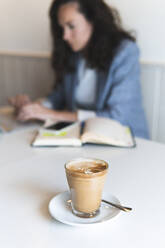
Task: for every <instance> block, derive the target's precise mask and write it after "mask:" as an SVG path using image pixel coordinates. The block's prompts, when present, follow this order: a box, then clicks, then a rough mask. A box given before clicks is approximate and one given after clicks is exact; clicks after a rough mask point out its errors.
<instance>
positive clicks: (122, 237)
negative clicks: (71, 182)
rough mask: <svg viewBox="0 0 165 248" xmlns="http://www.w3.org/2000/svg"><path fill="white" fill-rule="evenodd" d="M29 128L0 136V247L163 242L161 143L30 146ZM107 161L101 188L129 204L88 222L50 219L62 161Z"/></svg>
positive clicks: (60, 187) (164, 162)
mask: <svg viewBox="0 0 165 248" xmlns="http://www.w3.org/2000/svg"><path fill="white" fill-rule="evenodd" d="M32 137H33V131H32V130H28V129H27V130H26V132H24V131H17V132H13V133H11V134H6V135H4V136H3V138H1V139H0V247H2V248H54V247H57V248H61V247H62V248H63V247H76V248H77V247H80V248H81V247H87V248H88V247H90V248H91V247H95V248H97V247H115V248H121V247H123V248H139V247H141V248H142V247H145V248H148V247H149V248H164V247H165V236H164V234H165V145H162V144H158V143H154V142H150V141H145V140H141V139H138V140H137V143H138V146H137V148H135V149H119V148H111V147H97V146H90V147H89V146H84V147H82V148H44V149H43V148H32V147H30V146H29V143H30V141H31V139H32ZM82 156H85V157H97V158H101V159H105V160H106V161H108V162H109V163H110V169H109V174H108V177H107V181H106V184H105V191H109V192H110V193H112V194H113V195H115V196H117V197H118V198H119V200H120V201H121V203H123V204H124V205H128V206H131V207H132V208H133V211H132V212H130V213H125V212H121V213H120V214H119V215H118V216H117V217H116V218H114V219H112V220H111V221H109V222H107V223H105V224H101V225H96V226H94V225H93V226H92V227H89V228H88V227H87V228H78V227H72V226H68V225H65V224H62V223H60V222H58V221H56V220H54V219H52V218H51V217H50V215H49V212H48V203H49V201H50V199H51V198H52V197H53V196H54V195H56V194H57V193H59V192H62V191H65V190H67V189H68V186H67V182H66V178H65V171H64V163H65V162H66V161H67V160H70V159H72V158H75V157H82Z"/></svg>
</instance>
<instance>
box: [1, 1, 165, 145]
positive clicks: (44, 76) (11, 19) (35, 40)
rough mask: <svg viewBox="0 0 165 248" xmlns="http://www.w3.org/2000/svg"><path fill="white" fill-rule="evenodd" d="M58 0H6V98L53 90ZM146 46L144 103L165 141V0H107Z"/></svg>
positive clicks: (156, 135) (154, 130)
mask: <svg viewBox="0 0 165 248" xmlns="http://www.w3.org/2000/svg"><path fill="white" fill-rule="evenodd" d="M51 1H52V0H0V104H1V105H2V104H7V98H8V97H10V96H13V95H15V94H19V93H28V94H29V95H30V96H31V97H32V98H36V97H39V96H44V95H46V94H48V92H49V91H50V89H51V87H52V84H53V78H54V75H53V72H52V70H51V66H50V53H51V35H50V29H49V18H48V9H49V6H50V4H51ZM89 1H90V0H89ZM106 2H107V3H108V4H110V5H112V6H114V7H116V8H117V9H118V10H119V13H120V15H121V17H122V21H123V24H124V27H125V28H127V29H128V30H134V31H136V37H137V43H138V45H139V48H140V50H141V56H140V61H141V83H142V94H143V102H144V108H145V111H146V115H147V120H148V123H149V128H150V135H151V138H152V139H153V140H156V141H160V142H165V129H164V126H165V98H164V95H165V84H164V81H165V31H164V30H163V25H164V23H165V2H164V1H163V0H145V1H144V0H138V1H133V0H106Z"/></svg>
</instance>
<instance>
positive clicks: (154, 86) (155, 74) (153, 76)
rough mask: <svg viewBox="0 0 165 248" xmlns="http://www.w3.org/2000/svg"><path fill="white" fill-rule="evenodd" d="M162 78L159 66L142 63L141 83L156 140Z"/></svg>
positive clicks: (147, 114)
mask: <svg viewBox="0 0 165 248" xmlns="http://www.w3.org/2000/svg"><path fill="white" fill-rule="evenodd" d="M160 78H161V71H160V67H159V66H156V65H152V64H151V65H149V64H148V65H146V64H142V66H141V85H142V95H143V105H144V109H145V113H146V118H147V122H148V126H149V131H150V137H151V139H153V140H156V137H157V125H158V107H159V93H160Z"/></svg>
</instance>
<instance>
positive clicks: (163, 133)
mask: <svg viewBox="0 0 165 248" xmlns="http://www.w3.org/2000/svg"><path fill="white" fill-rule="evenodd" d="M161 71H162V73H161V75H162V77H161V84H160V98H159V99H160V103H159V111H158V112H159V116H158V129H157V137H156V140H157V141H159V142H163V143H165V66H164V67H163V66H162V68H161Z"/></svg>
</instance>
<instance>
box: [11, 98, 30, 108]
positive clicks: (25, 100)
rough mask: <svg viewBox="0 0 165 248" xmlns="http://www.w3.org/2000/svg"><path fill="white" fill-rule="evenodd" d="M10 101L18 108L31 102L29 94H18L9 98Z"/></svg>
mask: <svg viewBox="0 0 165 248" xmlns="http://www.w3.org/2000/svg"><path fill="white" fill-rule="evenodd" d="M8 101H9V103H10V104H11V105H12V106H14V107H15V108H16V109H17V110H18V109H20V108H22V107H23V106H24V105H26V104H29V103H31V100H30V98H29V96H28V95H17V96H15V97H11V98H9V99H8Z"/></svg>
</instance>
